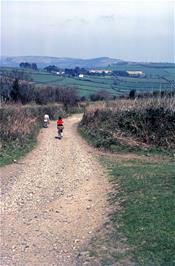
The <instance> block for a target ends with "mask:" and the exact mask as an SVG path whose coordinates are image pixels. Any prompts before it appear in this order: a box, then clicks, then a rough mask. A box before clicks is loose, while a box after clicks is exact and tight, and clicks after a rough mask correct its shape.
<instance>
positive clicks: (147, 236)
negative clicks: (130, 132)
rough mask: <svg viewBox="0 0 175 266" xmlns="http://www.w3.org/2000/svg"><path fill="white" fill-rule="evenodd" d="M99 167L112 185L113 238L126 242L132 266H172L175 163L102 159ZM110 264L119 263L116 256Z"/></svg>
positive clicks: (111, 218)
mask: <svg viewBox="0 0 175 266" xmlns="http://www.w3.org/2000/svg"><path fill="white" fill-rule="evenodd" d="M102 163H103V164H104V165H105V166H106V167H107V168H108V170H109V173H110V177H111V182H112V184H113V192H112V193H111V194H110V195H109V201H110V204H111V205H112V206H113V209H114V211H113V213H112V215H111V217H110V220H111V224H112V227H113V234H112V235H113V238H115V236H117V237H120V238H122V237H125V238H126V239H127V244H128V245H129V247H130V256H131V258H132V260H133V261H134V262H135V265H138V266H141V265H142V266H148V265H149V266H151V265H157V266H158V265H161V266H173V265H175V253H174V248H175V223H174V221H175V211H174V210H175V196H174V195H175V162H174V161H169V162H165V163H162V162H153V161H152V162H151V161H142V160H125V161H122V160H117V159H107V158H106V157H103V159H102ZM118 204H119V205H120V208H115V207H116V206H118ZM111 241H113V240H111ZM125 255H126V254H125ZM115 257H116V260H115ZM111 261H112V262H114V261H115V262H118V261H120V256H119V254H115V252H114V253H113V254H112V255H111ZM110 265H112V264H110Z"/></svg>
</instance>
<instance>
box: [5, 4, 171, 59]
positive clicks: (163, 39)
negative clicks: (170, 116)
mask: <svg viewBox="0 0 175 266" xmlns="http://www.w3.org/2000/svg"><path fill="white" fill-rule="evenodd" d="M174 11H175V5H174V1H167V0H165V1H155V2H153V1H148V0H147V1H141V0H140V1H131V0H130V1H129V0H128V1H119V0H118V1H117V0H116V1H83V0H81V1H76V2H75V1H59V0H55V1H46V0H43V1H42V0H39V1H34V0H30V1H25V0H23V1H22V0H21V1H16V0H11V1H6V0H3V1H2V2H1V55H8V56H17V55H40V56H55V57H74V58H93V57H101V56H109V57H113V58H119V59H125V60H132V61H159V62H160V61H164V62H173V61H174V56H175V55H174V46H175V43H174V38H175V32H174V27H175V25H174V21H173V19H174V14H173V12H174Z"/></svg>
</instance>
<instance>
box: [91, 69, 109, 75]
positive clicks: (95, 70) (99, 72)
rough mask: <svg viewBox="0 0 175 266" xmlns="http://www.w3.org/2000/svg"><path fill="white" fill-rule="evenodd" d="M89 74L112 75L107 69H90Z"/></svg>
mask: <svg viewBox="0 0 175 266" xmlns="http://www.w3.org/2000/svg"><path fill="white" fill-rule="evenodd" d="M89 73H92V74H103V73H105V74H109V73H112V70H108V69H90V70H89Z"/></svg>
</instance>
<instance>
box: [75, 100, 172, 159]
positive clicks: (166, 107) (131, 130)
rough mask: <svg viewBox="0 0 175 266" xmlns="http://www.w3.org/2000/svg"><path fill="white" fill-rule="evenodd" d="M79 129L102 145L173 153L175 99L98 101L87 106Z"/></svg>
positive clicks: (109, 147)
mask: <svg viewBox="0 0 175 266" xmlns="http://www.w3.org/2000/svg"><path fill="white" fill-rule="evenodd" d="M79 130H80V132H81V134H82V135H83V136H84V137H85V138H86V139H87V140H88V141H89V142H90V143H91V144H93V145H94V146H95V147H98V148H103V149H108V150H111V151H114V152H121V151H124V152H126V151H127V152H128V151H129V152H131V151H134V152H138V153H139V152H140V153H145V154H149V153H152V154H153V153H159V152H164V153H167V154H169V153H171V154H172V153H173V152H174V150H175V98H169V99H166V98H163V99H145V100H135V101H134V100H118V101H115V102H110V103H100V104H99V103H98V104H97V105H92V106H89V107H88V108H86V111H85V114H84V116H83V120H82V122H81V124H80V127H79Z"/></svg>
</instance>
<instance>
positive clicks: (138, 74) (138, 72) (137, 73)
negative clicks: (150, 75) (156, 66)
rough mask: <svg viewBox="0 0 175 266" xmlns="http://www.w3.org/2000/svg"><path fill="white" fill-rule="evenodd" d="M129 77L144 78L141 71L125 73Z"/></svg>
mask: <svg viewBox="0 0 175 266" xmlns="http://www.w3.org/2000/svg"><path fill="white" fill-rule="evenodd" d="M126 72H127V73H128V75H129V76H131V77H138V76H139V77H144V76H145V73H144V72H143V71H130V70H129V71H126Z"/></svg>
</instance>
